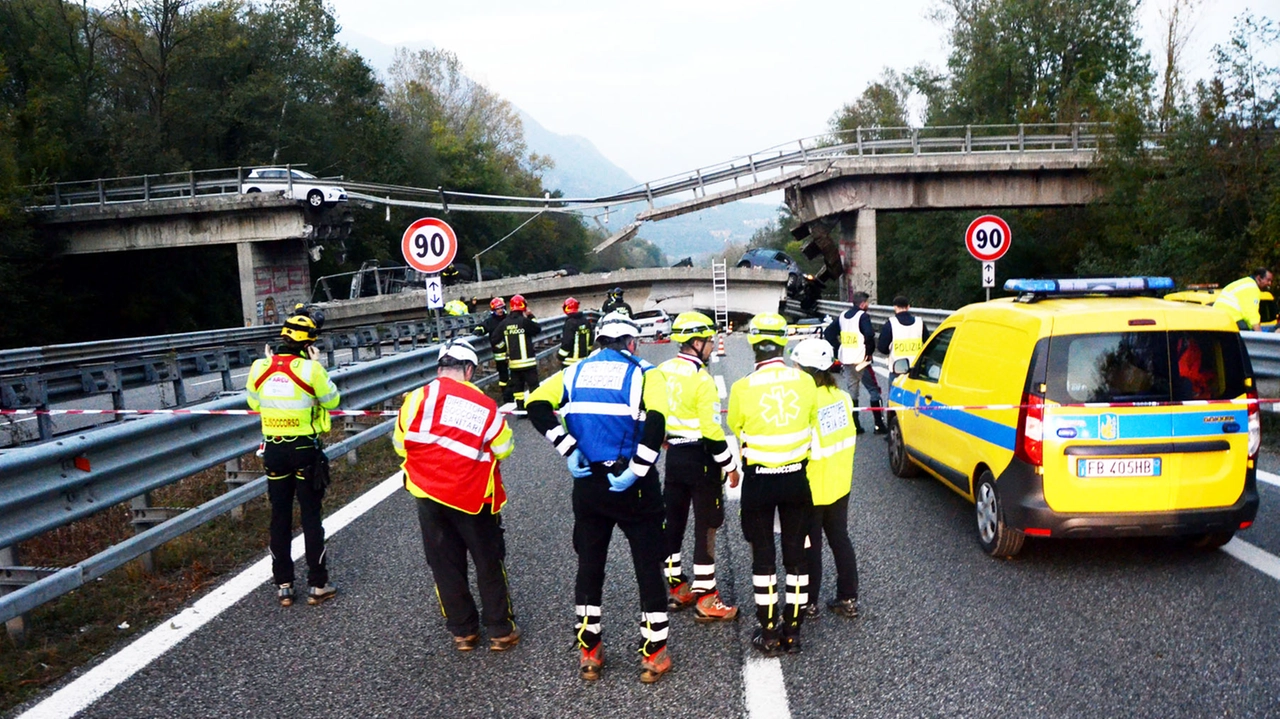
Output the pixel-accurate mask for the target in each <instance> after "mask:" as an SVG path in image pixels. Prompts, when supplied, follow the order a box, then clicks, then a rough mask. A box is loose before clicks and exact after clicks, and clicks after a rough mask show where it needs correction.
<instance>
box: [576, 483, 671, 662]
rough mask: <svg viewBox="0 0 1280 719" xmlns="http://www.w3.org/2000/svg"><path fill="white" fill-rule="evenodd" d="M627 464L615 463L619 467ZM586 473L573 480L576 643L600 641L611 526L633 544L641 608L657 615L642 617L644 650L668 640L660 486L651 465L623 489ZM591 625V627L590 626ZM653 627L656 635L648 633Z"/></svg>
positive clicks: (648, 651)
mask: <svg viewBox="0 0 1280 719" xmlns="http://www.w3.org/2000/svg"><path fill="white" fill-rule="evenodd" d="M624 468H625V465H623V466H619V467H617V468H615V469H614V470H613V471H614V472H615V473H618V472H621V471H622V469H624ZM593 470H594V471H593V472H592V474H591V476H590V477H584V478H582V479H575V480H574V481H573V549H574V551H575V552H577V553H578V578H577V583H576V587H575V589H574V603H575V604H576V605H577V607H578V626H577V627H575V633H576V635H577V639H578V642H579V645H580V646H582V647H584V648H586V649H591V648H594V647H595V646H596V645H597V644H599V643H600V639H601V632H600V604H601V602H602V601H603V598H604V568H605V563H606V561H607V560H608V557H609V541H610V540H611V539H612V538H613V528H614V527H615V526H616V527H617V528H619V529H621V530H622V534H623V536H625V537H626V538H627V543H628V544H629V545H630V547H631V563H632V565H633V567H634V568H635V573H636V584H637V585H638V587H639V589H640V610H641V612H643V613H644V614H646V615H657V616H659V617H660V620H658V621H647V619H646V621H644V622H642V623H641V638H642V642H641V651H643V652H644V653H645V654H646V655H648V654H652V653H653V652H656V651H658V650H659V649H661V648H662V647H663V646H665V645H666V643H667V641H666V632H667V622H666V611H667V585H666V582H665V581H663V579H662V560H663V551H662V550H663V542H662V518H663V514H664V510H663V504H662V487H661V486H660V483H659V481H658V476H657V472H654V471H650V472H649V473H648V474H647V475H646V476H645V477H643V478H642V479H638V480H636V482H635V484H633V485H631V486H630V487H629V488H627V489H626V490H625V491H622V492H614V491H611V490H610V489H609V480H608V478H607V473H606V471H605V470H603V469H597V468H594V467H593ZM593 628H594V631H592V629H593ZM654 633H656V634H657V635H659V636H660V638H659V639H652V638H651V637H652V636H653V635H654Z"/></svg>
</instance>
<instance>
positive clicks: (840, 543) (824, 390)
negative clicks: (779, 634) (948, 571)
mask: <svg viewBox="0 0 1280 719" xmlns="http://www.w3.org/2000/svg"><path fill="white" fill-rule="evenodd" d="M791 361H792V362H795V363H796V366H798V367H800V369H802V370H804V371H805V372H806V373H808V374H809V376H810V377H813V382H814V384H816V385H817V386H818V392H817V395H816V397H817V404H818V424H817V426H815V427H814V428H813V437H812V439H811V440H810V442H811V443H810V445H809V465H808V466H807V467H806V468H805V473H806V474H807V475H808V477H809V490H810V491H811V492H812V493H813V514H812V515H810V517H811V518H810V522H809V548H808V555H809V604H808V606H806V607H805V614H806V615H807V616H809V617H811V618H814V617H817V616H818V612H819V609H818V600H819V599H821V591H822V535H823V532H826V535H827V542H828V543H829V544H830V545H831V556H832V557H834V558H835V561H836V597H835V599H833V600H831V601H830V602H828V603H827V607H829V608H830V609H831V611H833V612H835V613H836V614H839V615H841V616H845V617H849V618H850V619H853V618H855V617H857V616H858V555H857V554H855V553H854V549H853V541H852V540H850V539H849V492H850V489H851V488H852V486H853V453H854V450H855V443H856V442H857V432H855V431H854V424H853V407H854V404H853V400H852V399H851V398H850V397H849V395H848V394H847V393H846V392H844V391H843V390H841V389H840V388H839V387H838V386H836V379H835V375H834V374H832V372H831V371H830V370H831V365H832V364H833V362H832V351H831V345H830V344H828V343H827V341H826V340H820V339H807V340H801V341H800V343H799V344H797V345H796V347H795V349H794V350H792V351H791Z"/></svg>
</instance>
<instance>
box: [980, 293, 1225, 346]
mask: <svg viewBox="0 0 1280 719" xmlns="http://www.w3.org/2000/svg"><path fill="white" fill-rule="evenodd" d="M956 316H957V317H958V318H961V319H964V320H971V319H981V320H984V321H988V322H996V323H999V324H1005V325H1012V326H1019V327H1022V328H1024V329H1026V330H1028V331H1031V332H1034V333H1035V334H1037V335H1039V336H1045V335H1048V334H1050V333H1058V334H1076V333H1082V332H1089V331H1095V332H1122V331H1142V330H1155V329H1164V330H1212V331H1226V332H1234V331H1236V326H1235V324H1234V323H1233V322H1232V321H1231V319H1230V318H1229V317H1228V316H1227V314H1226V313H1225V312H1223V311H1221V310H1216V309H1213V308H1212V307H1207V306H1204V305H1197V304H1192V303H1188V302H1172V301H1168V300H1163V299H1157V298H1154V297H1102V296H1099V297H1092V296H1083V297H1079V296H1078V297H1070V298H1046V299H1042V300H1038V301H1036V302H1031V303H1025V302H1018V301H1017V300H1016V299H1014V298H1012V297H1006V298H1002V299H997V300H992V301H990V302H980V303H977V304H972V305H968V306H966V307H963V308H961V309H960V310H959V311H957V312H956ZM1135 321H1136V322H1141V324H1135ZM1147 321H1150V323H1148V322H1147Z"/></svg>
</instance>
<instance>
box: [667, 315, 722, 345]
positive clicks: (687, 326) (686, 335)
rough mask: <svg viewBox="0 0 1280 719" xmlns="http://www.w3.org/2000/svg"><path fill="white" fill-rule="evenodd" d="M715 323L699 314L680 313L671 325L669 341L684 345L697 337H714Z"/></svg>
mask: <svg viewBox="0 0 1280 719" xmlns="http://www.w3.org/2000/svg"><path fill="white" fill-rule="evenodd" d="M715 334H716V323H715V322H712V321H711V318H710V317H708V316H706V315H704V314H702V313H701V312H681V313H680V314H678V315H676V319H675V321H674V322H672V323H671V339H673V340H675V341H676V342H679V343H680V344H684V343H685V342H688V341H689V340H691V339H695V338H697V337H714V336H715Z"/></svg>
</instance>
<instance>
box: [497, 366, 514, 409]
mask: <svg viewBox="0 0 1280 719" xmlns="http://www.w3.org/2000/svg"><path fill="white" fill-rule="evenodd" d="M493 366H494V367H495V368H497V370H498V389H499V390H500V391H501V392H502V401H503V402H504V403H506V402H514V401H516V396H515V395H514V394H512V393H511V368H510V367H508V366H507V361H506V360H494V361H493Z"/></svg>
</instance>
